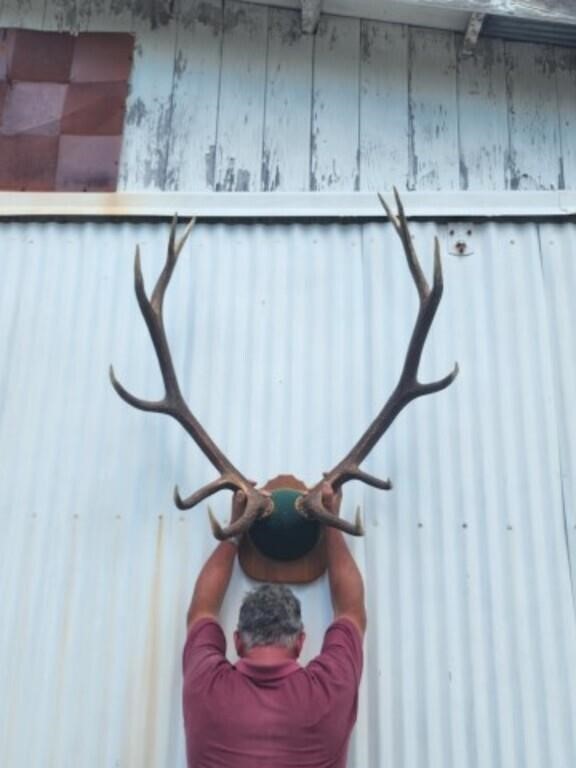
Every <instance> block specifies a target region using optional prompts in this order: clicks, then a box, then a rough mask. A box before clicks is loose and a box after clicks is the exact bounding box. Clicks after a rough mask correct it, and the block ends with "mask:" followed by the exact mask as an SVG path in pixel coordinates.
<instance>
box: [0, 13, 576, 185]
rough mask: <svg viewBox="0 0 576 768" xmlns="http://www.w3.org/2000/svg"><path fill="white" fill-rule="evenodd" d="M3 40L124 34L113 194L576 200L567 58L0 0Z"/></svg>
mask: <svg viewBox="0 0 576 768" xmlns="http://www.w3.org/2000/svg"><path fill="white" fill-rule="evenodd" d="M0 26H25V27H30V28H37V29H40V28H42V29H57V30H73V31H78V30H84V29H90V30H116V31H121V30H122V31H125V30H128V31H130V30H131V31H133V32H134V34H135V35H136V38H137V40H136V59H135V63H134V71H133V76H132V88H131V93H130V97H129V104H128V111H127V124H126V131H125V141H124V149H123V155H122V161H121V173H120V188H121V189H125V190H180V191H195V192H201V191H212V190H216V191H220V190H227V191H252V192H254V191H261V190H262V191H275V190H279V191H303V190H333V191H354V190H374V189H378V188H387V187H390V186H391V185H392V184H396V185H397V186H398V187H400V188H404V189H414V190H457V189H462V190H503V189H510V190H516V189H522V190H534V189H540V190H555V189H575V188H576V139H575V135H576V134H575V132H574V127H575V125H576V51H573V50H566V49H558V48H552V47H548V46H540V45H532V44H525V43H509V42H503V41H501V40H493V39H483V40H481V41H480V44H479V46H478V48H477V50H476V53H475V55H474V56H473V57H471V58H468V59H463V58H461V57H460V56H459V49H460V46H461V41H462V38H461V36H460V35H459V34H456V33H453V32H443V31H439V30H433V31H432V30H426V29H420V28H416V27H406V26H403V25H395V24H387V23H384V22H374V21H363V20H358V19H353V18H343V17H336V16H327V15H324V16H322V19H321V23H320V25H319V29H318V33H317V35H316V36H314V37H311V36H307V35H303V34H302V33H301V30H300V15H299V13H298V12H296V11H291V10H285V9H279V8H269V7H266V6H262V5H251V4H248V3H243V2H237V0H226V2H220V0H202V2H191V1H190V0H187V1H186V2H184V0H181V1H180V2H179V0H176V2H169V0H162V1H161V2H154V3H152V2H145V1H144V0H135V2H132V3H131V4H130V3H127V2H124V0H98V1H97V2H92V1H91V0H74V1H72V0H0Z"/></svg>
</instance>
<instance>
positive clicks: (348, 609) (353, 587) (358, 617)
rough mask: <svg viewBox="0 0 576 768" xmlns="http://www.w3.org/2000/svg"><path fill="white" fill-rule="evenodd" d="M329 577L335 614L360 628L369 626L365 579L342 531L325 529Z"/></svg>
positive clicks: (362, 629)
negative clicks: (365, 602) (347, 618)
mask: <svg viewBox="0 0 576 768" xmlns="http://www.w3.org/2000/svg"><path fill="white" fill-rule="evenodd" d="M326 551H327V557H328V579H329V582H330V593H331V596H332V606H333V608H334V615H335V616H336V617H338V616H349V617H350V618H352V619H353V620H355V621H356V623H357V624H358V626H359V628H360V630H361V631H364V629H365V628H366V610H365V607H364V582H363V580H362V574H361V573H360V571H359V569H358V566H357V565H356V563H355V561H354V558H353V557H352V555H351V553H350V550H349V549H348V545H347V544H346V542H345V541H344V536H343V535H342V533H341V531H339V530H337V529H336V528H327V529H326Z"/></svg>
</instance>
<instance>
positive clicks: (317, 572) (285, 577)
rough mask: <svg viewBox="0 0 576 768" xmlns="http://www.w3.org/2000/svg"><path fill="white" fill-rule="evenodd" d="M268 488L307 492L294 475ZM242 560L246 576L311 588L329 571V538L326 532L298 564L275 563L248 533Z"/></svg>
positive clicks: (277, 479)
mask: <svg viewBox="0 0 576 768" xmlns="http://www.w3.org/2000/svg"><path fill="white" fill-rule="evenodd" d="M264 488H265V489H266V490H267V491H274V490H277V489H279V488H291V489H294V490H298V491H307V490H308V489H307V487H306V486H305V485H304V483H303V482H302V481H301V480H298V479H297V478H296V477H294V476H293V475H279V476H278V477H275V478H274V479H273V480H269V481H268V482H267V483H266V485H265V486H264ZM238 560H239V562H240V565H241V567H242V570H243V571H244V573H245V574H246V575H247V576H248V577H249V578H251V579H254V580H255V581H266V582H269V583H273V584H278V583H280V584H309V583H310V582H311V581H315V580H316V579H319V578H320V576H322V574H323V573H324V572H325V570H326V568H327V565H328V564H327V560H326V537H325V534H324V529H322V530H321V531H320V536H319V537H318V541H317V542H316V544H315V545H314V547H313V548H312V549H311V550H310V551H309V552H307V553H306V554H305V555H303V556H302V557H299V558H298V559H296V560H273V559H272V558H271V557H267V556H266V555H263V554H262V553H261V552H260V551H259V550H258V549H256V547H255V546H254V544H253V542H252V540H251V538H250V534H249V533H246V534H244V536H243V537H242V539H241V541H240V546H239V548H238Z"/></svg>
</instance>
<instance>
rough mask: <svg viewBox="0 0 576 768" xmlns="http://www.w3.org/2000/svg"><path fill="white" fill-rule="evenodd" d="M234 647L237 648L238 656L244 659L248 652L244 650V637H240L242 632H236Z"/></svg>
mask: <svg viewBox="0 0 576 768" xmlns="http://www.w3.org/2000/svg"><path fill="white" fill-rule="evenodd" d="M234 647H235V648H236V653H237V655H238V656H239V657H240V658H242V657H243V656H244V655H245V653H246V651H245V648H244V643H243V642H242V637H241V636H240V632H238V630H237V629H236V630H235V631H234Z"/></svg>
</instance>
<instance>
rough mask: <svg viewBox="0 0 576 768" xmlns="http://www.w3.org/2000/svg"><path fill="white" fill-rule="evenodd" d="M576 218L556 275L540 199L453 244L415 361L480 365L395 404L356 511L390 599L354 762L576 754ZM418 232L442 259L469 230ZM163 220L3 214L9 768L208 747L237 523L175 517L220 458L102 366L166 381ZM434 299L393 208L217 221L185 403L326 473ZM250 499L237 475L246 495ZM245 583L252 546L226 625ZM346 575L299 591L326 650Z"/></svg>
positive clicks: (205, 236)
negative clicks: (214, 564)
mask: <svg viewBox="0 0 576 768" xmlns="http://www.w3.org/2000/svg"><path fill="white" fill-rule="evenodd" d="M573 230H574V227H573V226H572V225H553V224H549V225H545V226H542V229H541V243H542V246H541V249H542V254H543V266H544V271H542V265H541V260H540V244H539V242H538V234H537V229H536V227H535V226H534V225H528V226H527V225H514V224H505V225H502V224H501V225H496V224H482V225H475V227H474V238H475V240H474V244H475V248H474V254H473V255H472V256H470V257H468V258H466V259H458V258H456V257H454V256H451V255H445V257H444V273H445V294H444V297H443V300H442V304H441V306H440V310H439V314H438V317H437V318H436V321H435V324H434V327H433V329H432V332H431V335H430V338H429V341H428V344H427V348H426V351H425V354H424V356H423V360H422V366H421V368H422V370H421V376H420V378H421V380H423V381H427V380H429V379H433V378H435V377H437V376H442V375H444V374H445V373H446V371H447V370H448V369H449V368H450V366H451V364H452V361H453V360H454V359H455V358H456V359H457V360H458V361H459V363H460V366H461V373H460V376H459V377H458V379H457V381H456V382H455V384H454V385H453V386H452V387H450V388H449V389H448V390H446V391H445V392H442V393H439V394H438V395H436V396H434V397H429V398H424V399H421V400H419V401H416V402H415V403H413V404H412V405H411V406H410V407H409V408H407V409H406V410H405V411H404V412H403V413H402V414H400V416H399V417H398V419H397V420H396V422H395V423H394V425H393V426H392V427H391V429H390V430H389V432H388V434H387V435H386V436H385V438H384V439H383V440H382V442H381V444H379V445H378V446H377V448H376V449H375V450H374V452H373V454H372V455H371V456H370V457H368V459H367V461H366V463H365V468H366V470H367V471H369V472H373V473H375V474H378V475H381V476H387V475H389V476H390V477H391V478H392V480H393V481H394V484H395V485H394V489H393V491H391V492H390V493H388V494H385V493H381V492H377V491H375V490H373V489H370V488H366V487H364V486H361V485H360V484H357V483H350V484H349V485H348V486H347V487H346V491H345V495H344V505H343V514H345V515H346V516H347V517H351V516H352V515H353V512H354V508H355V506H356V505H357V504H360V506H361V507H362V510H363V514H364V518H365V526H366V536H365V538H364V539H361V540H355V541H353V542H351V546H352V548H353V551H354V554H355V557H356V559H357V561H358V562H359V564H360V566H361V568H362V570H363V572H364V574H365V578H366V588H367V599H368V605H369V614H370V628H369V633H368V637H367V643H366V668H365V675H364V682H363V686H362V690H361V696H360V714H359V722H358V725H357V728H356V733H355V737H354V740H353V745H352V750H351V760H350V763H351V765H352V766H357V768H360V767H362V768H365V767H367V768H372V767H373V766H374V767H375V766H380V765H385V764H386V763H387V762H390V763H393V764H394V765H397V766H399V767H400V766H401V767H402V768H420V766H422V765H428V766H430V768H459V766H462V765H466V766H471V767H472V768H473V767H474V766H477V768H492V766H493V767H494V768H496V766H500V765H506V766H507V768H512V767H513V766H514V767H515V766H518V768H520V767H522V768H541V766H542V765H554V766H564V765H566V766H568V765H572V764H573V763H574V762H575V761H576V743H575V736H574V733H573V729H572V723H573V721H574V714H575V712H576V701H575V699H576V661H575V658H574V647H575V646H576V631H575V619H574V607H573V602H572V594H571V589H570V574H569V566H568V558H567V554H566V550H567V546H566V535H569V536H572V534H571V531H569V528H570V526H571V525H572V524H573V506H574V499H573V496H574V494H573V488H574V475H575V473H576V467H575V466H574V462H573V460H572V457H573V455H574V450H573V445H572V443H573V437H572V433H571V431H570V428H569V427H570V425H571V424H572V423H573V420H574V419H573V405H572V400H571V398H570V396H569V394H568V393H570V392H571V391H572V389H573V387H571V384H570V382H571V381H572V379H574V376H575V373H574V370H573V366H572V363H571V361H572V358H573V355H571V353H570V350H572V349H573V346H574V338H573V336H574V334H573V323H571V321H570V310H569V309H567V304H566V302H568V304H569V303H570V300H571V295H572V293H571V292H570V285H571V284H572V283H573V281H574V274H573V270H572V269H571V267H570V259H569V254H570V243H571V242H572V239H573V234H574V233H573ZM413 231H414V236H415V245H416V247H417V250H418V252H419V253H420V255H421V258H422V260H423V263H424V268H425V270H426V272H427V274H428V275H430V272H431V266H432V265H431V261H432V259H431V251H432V247H431V245H432V240H433V236H434V234H435V233H438V234H439V235H440V238H441V240H442V242H443V243H445V242H446V240H447V239H448V236H447V233H446V230H445V228H444V227H435V226H434V225H433V224H431V223H419V224H414V225H413ZM167 234H168V227H167V225H165V224H162V225H147V224H140V225H134V224H115V225H113V224H80V225H76V224H6V225H4V226H3V227H2V229H1V230H0V237H1V239H2V248H1V250H2V253H3V254H4V271H3V281H2V283H1V284H0V321H1V323H2V327H3V328H5V329H7V332H6V333H4V334H2V335H1V336H0V356H1V357H2V359H3V360H7V361H8V364H7V365H4V366H3V367H2V369H1V371H0V394H1V396H2V402H1V403H0V406H1V407H0V441H1V443H0V444H1V446H2V455H3V457H4V460H3V462H2V463H1V464H0V487H2V488H3V492H2V494H1V495H0V520H1V523H2V526H3V534H2V537H0V548H1V549H2V553H1V556H0V582H1V583H2V584H3V611H4V612H3V617H4V624H5V627H6V628H7V629H6V630H5V631H4V632H2V633H0V661H1V663H0V685H1V686H2V688H3V690H10V691H12V692H13V694H12V695H11V696H9V697H3V698H0V762H1V763H2V764H3V765H4V764H5V765H10V766H12V765H26V766H30V768H36V766H38V768H40V766H42V768H44V766H46V765H47V766H52V765H53V766H57V767H58V768H62V767H64V768H68V766H70V768H73V765H78V764H81V765H82V766H85V768H91V766H100V765H108V764H114V762H118V761H119V762H120V763H121V764H126V765H142V766H150V767H151V768H155V767H156V766H158V765H167V764H171V765H172V764H181V763H183V760H184V753H183V734H182V731H181V727H180V722H181V721H180V709H179V706H180V705H179V702H180V658H179V657H180V648H181V644H182V642H183V633H184V629H183V616H184V613H185V610H186V604H187V601H188V599H189V594H190V590H191V587H192V581H193V578H194V575H195V574H196V573H197V572H198V570H199V568H200V566H201V563H202V562H203V560H204V559H205V557H206V556H207V554H208V553H209V552H210V551H211V549H212V547H213V540H212V538H211V536H210V533H209V528H208V525H207V522H206V518H205V514H204V511H203V510H202V509H199V510H193V511H191V512H190V513H180V512H178V511H177V510H176V509H175V508H174V507H173V506H172V503H171V498H170V494H171V488H172V486H173V484H174V483H175V482H178V483H179V485H180V487H181V489H182V491H183V492H189V491H191V490H192V489H193V488H194V487H197V486H198V485H200V484H202V483H204V482H206V481H207V480H209V479H211V478H212V477H213V476H214V470H213V469H212V467H211V466H210V465H209V464H208V462H207V461H206V460H205V459H204V457H203V456H202V455H201V453H200V452H199V450H198V448H197V447H196V446H195V445H194V444H193V443H192V441H190V440H188V439H187V436H186V435H184V434H183V432H182V430H181V429H179V427H178V425H176V424H175V423H173V422H171V421H170V420H168V419H164V418H162V417H160V416H154V415H151V414H143V413H140V412H137V411H135V410H133V409H130V408H128V407H127V406H126V405H125V404H124V403H122V402H121V401H120V400H119V398H118V397H117V396H116V395H115V393H114V392H113V391H112V389H111V387H110V385H109V382H108V380H107V376H106V368H107V366H108V364H109V362H113V363H114V366H115V370H116V373H117V376H118V378H119V379H120V380H121V381H122V382H123V383H124V384H125V386H126V387H127V388H128V389H130V390H131V391H133V392H134V393H135V394H137V395H140V396H143V397H151V398H154V397H157V396H158V395H159V394H160V392H161V381H160V376H159V374H158V366H157V362H156V360H155V357H154V353H153V349H152V346H151V344H150V341H149V339H148V336H147V332H146V330H145V327H144V323H143V321H142V318H141V317H140V315H139V312H138V309H137V306H136V302H135V299H134V297H133V294H132V257H133V246H134V243H135V242H136V241H139V242H140V243H141V246H142V265H143V270H144V276H145V281H146V285H147V287H148V290H151V289H152V286H153V282H154V279H155V278H156V276H157V274H158V272H159V270H160V268H161V264H162V260H163V253H164V249H165V245H166V238H167ZM443 250H444V252H446V248H445V247H444V248H443ZM416 309H417V302H416V292H415V288H414V286H413V284H412V282H411V279H410V276H409V272H408V269H407V267H406V264H405V263H404V258H403V255H402V253H401V250H400V248H399V245H398V243H397V241H396V237H395V234H394V232H393V231H392V229H391V227H390V226H387V225H380V224H366V225H357V224H353V225H347V226H336V225H318V224H313V225H295V224H292V225H281V224H275V225H266V226H261V225H239V224H237V225H228V226H226V225H224V224H217V225H210V226H207V225H203V226H202V225H200V226H198V227H197V229H196V231H195V232H194V233H193V234H192V236H191V239H190V241H189V244H188V245H187V247H186V249H185V251H184V253H183V254H182V256H181V259H180V262H179V264H178V267H177V271H176V272H175V274H174V278H173V281H172V284H171V285H170V288H169V293H168V295H167V301H166V327H167V333H168V336H169V338H170V340H171V346H172V350H173V357H174V362H175V366H176V369H177V370H178V371H179V373H180V377H181V383H182V388H183V391H184V392H185V393H186V396H187V398H188V400H189V402H190V406H191V407H192V409H193V411H194V412H195V413H196V414H197V416H198V417H199V419H200V420H201V421H202V422H203V423H205V425H206V426H207V428H208V429H209V431H210V432H211V434H213V436H214V438H215V439H216V441H217V442H218V443H219V444H220V445H221V446H222V448H223V449H224V450H225V451H226V452H227V453H228V454H229V455H230V458H231V459H232V460H233V461H234V462H237V463H238V464H239V465H240V466H241V468H242V469H244V470H245V471H246V472H247V473H248V474H250V475H253V476H254V477H256V478H257V479H259V480H265V479H266V477H269V476H270V475H273V474H276V473H278V472H284V471H292V472H293V473H294V474H296V475H298V476H300V477H302V479H304V480H305V481H307V482H314V481H315V480H316V479H317V478H318V477H319V475H320V473H321V471H322V470H323V469H326V468H329V467H330V466H331V465H332V464H334V463H335V462H336V461H337V460H338V459H339V458H340V457H341V456H342V455H343V452H344V451H346V450H347V449H348V447H349V446H350V445H351V444H352V443H353V442H354V441H355V440H356V439H357V438H358V436H359V434H360V433H361V432H362V431H363V430H364V429H365V427H366V426H367V424H368V423H369V421H370V420H371V419H372V418H373V417H374V415H375V414H376V412H377V411H378V410H379V408H380V407H381V405H382V403H383V402H384V400H385V399H386V397H387V396H388V394H389V392H390V391H391V389H392V388H393V386H394V384H395V382H396V379H397V376H398V373H399V370H400V368H401V364H402V361H403V358H404V354H405V350H406V344H407V342H408V338H409V335H410V332H411V328H412V326H413V322H414V317H415V313H416ZM549 330H550V333H548V331H549ZM571 366H572V367H571ZM558 446H560V452H559V449H558ZM228 504H229V499H228V498H227V497H224V496H220V497H215V499H214V502H213V505H214V509H215V512H216V514H217V516H218V517H219V518H220V519H222V520H224V519H226V518H227V515H228ZM563 505H564V506H563ZM572 542H573V537H572ZM573 546H574V545H573V543H572V547H573ZM247 586H248V582H247V580H246V579H245V577H243V576H242V575H241V574H240V573H239V572H237V573H236V574H235V578H234V579H233V582H232V585H231V590H230V594H229V596H228V598H227V600H226V603H225V606H224V625H225V629H226V631H227V633H228V635H230V632H231V629H232V627H233V625H234V621H235V613H236V609H237V604H238V601H239V600H240V598H241V596H242V593H243V591H244V590H245V589H246V587H247ZM326 588H327V587H326V583H325V581H321V582H318V583H316V584H314V585H311V586H310V587H306V588H299V589H298V594H299V595H300V597H301V599H302V600H303V604H304V613H305V620H306V623H307V629H308V634H309V641H308V647H307V649H306V654H307V656H306V658H309V656H310V655H311V654H312V653H313V652H314V651H315V650H316V648H317V647H318V645H319V643H320V638H321V633H322V630H323V628H324V627H325V625H326V624H327V622H328V621H329V617H330V612H329V601H328V599H327V592H326ZM2 660H3V661H2ZM30 711H34V712H35V717H34V718H30V717H29V713H30ZM142 734H145V736H144V737H143V736H142ZM72 760H73V761H74V763H73V762H72Z"/></svg>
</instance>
